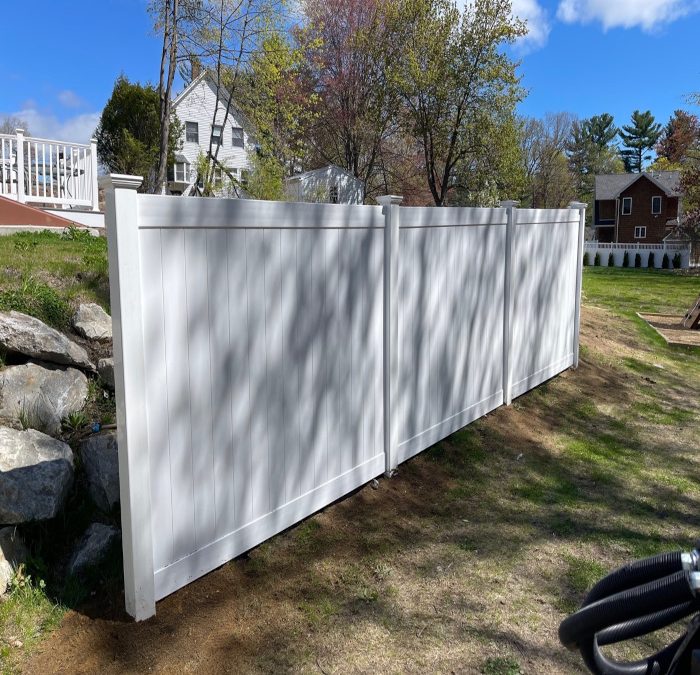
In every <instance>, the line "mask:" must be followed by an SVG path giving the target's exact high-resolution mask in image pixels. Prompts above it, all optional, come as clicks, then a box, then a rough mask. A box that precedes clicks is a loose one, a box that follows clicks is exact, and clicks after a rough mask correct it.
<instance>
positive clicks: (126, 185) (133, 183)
mask: <svg viewBox="0 0 700 675" xmlns="http://www.w3.org/2000/svg"><path fill="white" fill-rule="evenodd" d="M141 183H143V176H128V175H126V174H121V173H110V174H108V175H106V176H100V179H99V184H100V187H101V188H102V189H104V190H117V189H121V190H138V189H139V187H141Z"/></svg>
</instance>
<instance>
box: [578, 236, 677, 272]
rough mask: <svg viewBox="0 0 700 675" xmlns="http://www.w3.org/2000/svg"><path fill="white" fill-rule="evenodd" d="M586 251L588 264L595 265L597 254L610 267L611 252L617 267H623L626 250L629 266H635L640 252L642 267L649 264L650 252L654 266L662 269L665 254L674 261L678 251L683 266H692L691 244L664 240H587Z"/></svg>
mask: <svg viewBox="0 0 700 675" xmlns="http://www.w3.org/2000/svg"><path fill="white" fill-rule="evenodd" d="M584 252H585V253H588V258H589V261H588V264H589V265H593V263H594V260H595V256H596V254H597V255H599V256H600V265H601V266H602V267H608V262H609V258H610V254H611V253H612V255H613V261H614V263H615V264H614V266H615V267H622V264H623V262H624V259H625V252H627V253H628V258H629V266H630V267H634V259H635V256H636V255H637V254H639V257H640V260H641V266H642V267H648V266H649V254H650V253H653V254H654V268H655V269H661V267H662V264H663V259H664V254H666V255H668V259H669V264H670V263H672V262H673V258H674V256H675V255H676V253H680V255H681V268H682V269H687V268H688V267H690V244H689V243H688V244H685V243H671V242H668V243H666V242H664V243H663V244H643V243H633V244H610V243H603V242H599V241H587V242H585V245H584Z"/></svg>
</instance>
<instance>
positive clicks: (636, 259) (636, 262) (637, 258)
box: [634, 253, 642, 267]
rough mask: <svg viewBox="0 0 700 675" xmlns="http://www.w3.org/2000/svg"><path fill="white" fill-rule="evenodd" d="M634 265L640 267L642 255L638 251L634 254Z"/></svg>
mask: <svg viewBox="0 0 700 675" xmlns="http://www.w3.org/2000/svg"><path fill="white" fill-rule="evenodd" d="M634 266H635V267H641V266H642V256H641V255H640V254H639V253H637V254H636V255H635V256H634Z"/></svg>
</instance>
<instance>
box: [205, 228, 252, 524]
mask: <svg viewBox="0 0 700 675" xmlns="http://www.w3.org/2000/svg"><path fill="white" fill-rule="evenodd" d="M226 236H227V233H226V230H214V229H212V230H207V231H206V238H207V291H208V292H207V301H208V303H209V309H208V313H209V326H210V328H209V354H210V377H211V381H210V389H211V394H210V395H211V414H212V419H211V423H212V452H213V455H214V458H213V462H214V506H215V509H216V526H215V537H216V538H220V537H222V536H224V535H225V534H228V533H229V532H232V531H233V530H234V528H235V498H234V484H233V452H234V447H233V426H232V421H231V415H232V405H231V403H232V401H231V399H232V396H233V387H234V386H235V385H234V383H233V378H232V372H231V371H232V369H233V368H234V367H235V366H237V367H240V366H241V365H243V363H241V354H240V353H236V352H235V351H234V345H233V342H232V340H231V337H230V334H229V278H228V242H227V238H226ZM236 330H240V325H238V326H237V327H236ZM246 393H247V388H246Z"/></svg>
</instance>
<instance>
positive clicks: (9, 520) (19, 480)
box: [0, 427, 73, 525]
mask: <svg viewBox="0 0 700 675" xmlns="http://www.w3.org/2000/svg"><path fill="white" fill-rule="evenodd" d="M72 482H73V451H72V450H71V449H70V447H69V446H68V444H66V443H63V442H62V441H58V440H56V439H55V438H51V437H50V436H47V435H46V434H42V433H41V432H40V431H36V430H34V429H27V430H26V431H17V430H16V429H8V428H7V427H0V523H3V524H6V525H13V524H16V523H26V522H30V521H33V520H47V519H49V518H53V517H54V516H56V514H57V513H58V512H59V511H60V510H61V507H62V506H63V504H64V502H65V501H66V497H67V496H68V490H69V489H70V486H71V484H72Z"/></svg>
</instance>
